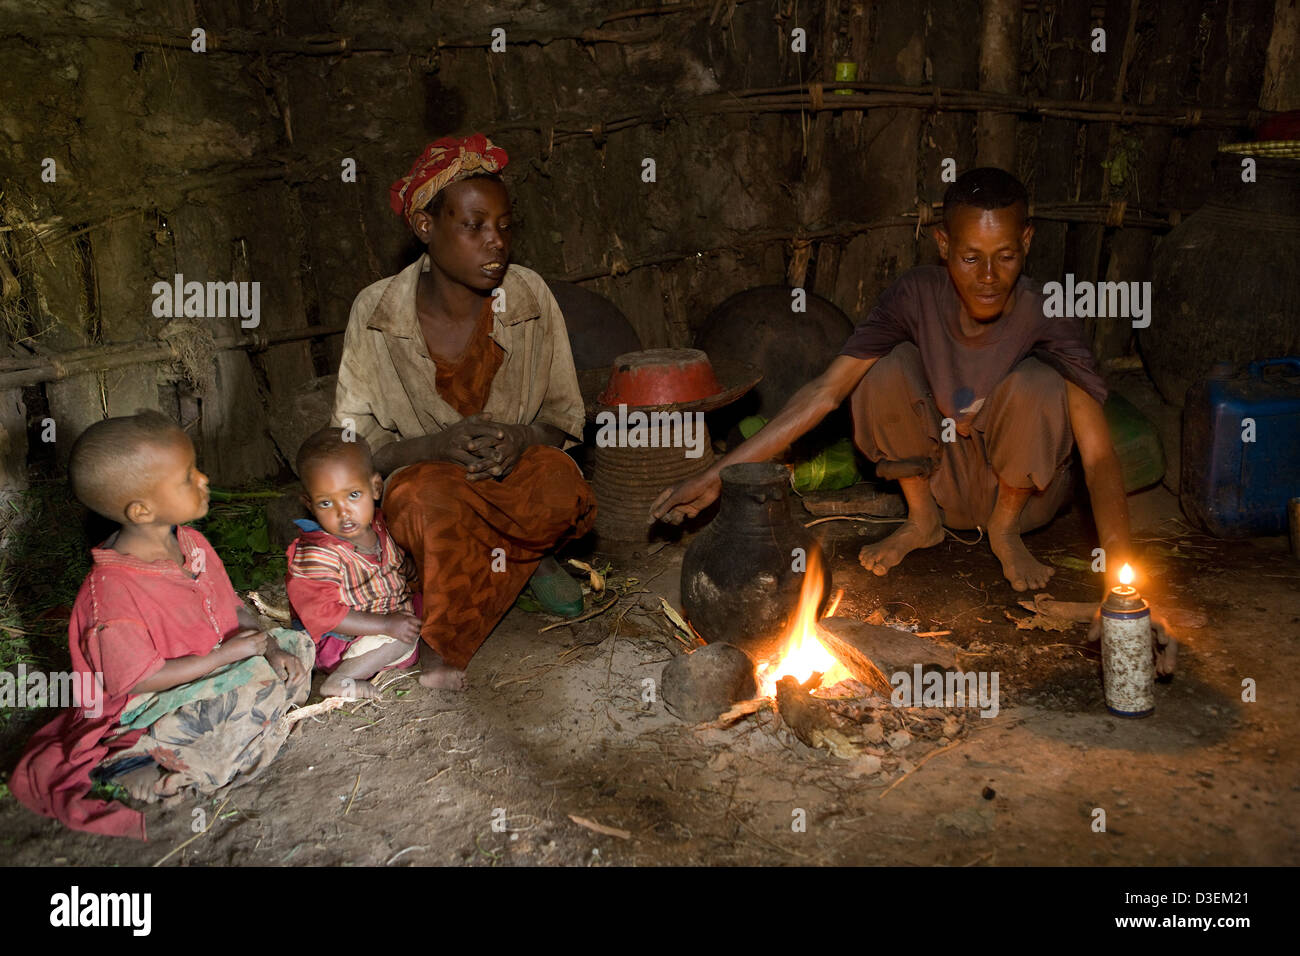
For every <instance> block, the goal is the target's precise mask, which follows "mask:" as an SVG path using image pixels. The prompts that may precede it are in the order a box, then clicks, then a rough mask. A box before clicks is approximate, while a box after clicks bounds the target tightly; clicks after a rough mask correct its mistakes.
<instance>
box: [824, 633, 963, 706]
mask: <svg viewBox="0 0 1300 956" xmlns="http://www.w3.org/2000/svg"><path fill="white" fill-rule="evenodd" d="M817 636H818V638H819V639H820V640H821V642H822V643H823V644H825V645H826V648H827V650H829V651H830V652H831V653H832V654H834V655H835V657H836V658H837V659H838V660H839V661H840V663H842V664H843V665H844V666H845V667H847V668H848V669H849V672H850V673H852V674H853V676H854V677H856V678H857V679H858V680H860V681H862V683H864V684H866V685H867V686H869V687H875V688H877V689H879V690H880V691H882V692H883V693H885V694H888V693H889V692H890V689H891V688H890V684H889V677H888V675H889V674H892V673H894V672H895V671H900V670H903V671H911V669H912V666H913V665H915V664H921V665H926V664H934V665H937V666H939V667H942V668H944V669H945V670H950V669H953V668H956V667H957V666H958V665H959V661H958V649H957V647H956V646H955V645H952V644H949V643H948V642H947V641H942V640H938V639H936V638H921V637H917V636H916V635H915V634H911V633H909V632H907V631H900V630H899V629H898V628H894V627H880V626H878V625H875V624H868V623H866V622H864V621H852V620H849V619H848V618H842V617H839V618H828V619H826V620H823V621H822V622H821V627H820V629H819V631H818V635H817Z"/></svg>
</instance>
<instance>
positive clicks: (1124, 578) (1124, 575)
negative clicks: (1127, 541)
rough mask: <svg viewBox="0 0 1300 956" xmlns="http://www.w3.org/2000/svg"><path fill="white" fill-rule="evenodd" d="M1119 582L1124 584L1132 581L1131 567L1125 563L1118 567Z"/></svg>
mask: <svg viewBox="0 0 1300 956" xmlns="http://www.w3.org/2000/svg"><path fill="white" fill-rule="evenodd" d="M1119 583H1120V584H1124V585H1129V584H1132V583H1133V569H1132V568H1130V567H1129V566H1128V565H1127V564H1126V565H1124V567H1122V568H1120V569H1119Z"/></svg>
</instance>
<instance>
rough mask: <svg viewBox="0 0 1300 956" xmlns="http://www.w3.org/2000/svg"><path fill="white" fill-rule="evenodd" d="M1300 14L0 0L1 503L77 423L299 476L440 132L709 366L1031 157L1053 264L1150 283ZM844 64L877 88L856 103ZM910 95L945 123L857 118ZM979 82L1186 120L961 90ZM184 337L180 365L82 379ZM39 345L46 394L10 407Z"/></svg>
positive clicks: (609, 290)
mask: <svg viewBox="0 0 1300 956" xmlns="http://www.w3.org/2000/svg"><path fill="white" fill-rule="evenodd" d="M1288 2H1289V0H1279V5H1278V6H1277V8H1276V9H1275V8H1274V5H1273V4H1271V3H1267V2H1265V3H1258V4H1240V3H1237V4H1233V3H1229V2H1227V0H1196V2H1193V3H1191V4H1168V3H1157V2H1154V0H1113V2H1106V3H1094V4H1088V3H1048V2H1044V0H1030V2H1025V3H1012V4H1007V3H1006V2H998V0H986V2H985V3H981V2H980V0H944V2H940V0H929V2H916V0H879V2H874V3H869V2H865V0H820V2H816V0H814V2H800V3H798V4H796V3H794V2H793V0H738V2H731V0H709V2H704V3H665V4H662V5H661V6H660V7H659V9H658V10H650V9H647V7H649V6H651V5H646V7H642V8H641V9H639V10H633V9H631V8H630V5H629V4H627V3H626V0H624V2H622V3H617V2H610V3H594V2H585V0H584V2H576V3H571V4H564V5H542V4H536V3H531V2H523V0H500V2H493V3H488V4H480V5H474V6H472V7H471V6H467V7H458V6H453V5H446V4H441V3H437V4H433V3H428V4H411V3H407V2H399V0H368V2H355V3H348V4H339V3H332V2H325V0H305V2H297V3H287V2H283V0H281V2H276V0H270V2H264V0H263V2H254V0H243V2H238V0H215V2H212V0H208V2H202V3H189V2H182V0H148V2H137V3H135V4H132V5H129V6H126V7H123V6H122V5H118V4H110V3H107V2H103V0H90V2H77V3H72V2H70V0H37V2H18V0H2V2H0V66H2V67H3V69H0V104H3V105H0V143H2V144H3V149H2V150H0V176H2V177H3V182H4V187H3V195H2V196H0V229H2V230H3V231H0V262H3V263H4V270H3V274H0V278H2V279H3V280H4V284H3V292H2V293H0V316H2V318H3V328H2V329H0V344H3V346H4V348H3V350H0V355H3V356H4V358H3V359H0V362H2V363H3V364H0V382H3V384H0V432H2V440H0V459H2V465H0V483H3V485H5V486H7V487H19V486H21V485H22V484H23V483H24V482H25V481H26V480H28V478H29V476H41V475H50V474H57V473H58V472H59V470H60V468H61V466H62V464H63V463H64V462H65V460H66V454H67V451H68V449H69V448H70V446H71V442H72V440H73V439H74V438H75V436H76V435H77V434H78V433H79V432H80V431H81V430H82V429H84V428H85V426H86V425H87V424H89V423H91V422H93V421H95V420H97V419H99V418H101V417H104V416H105V415H113V414H123V413H130V412H132V411H134V410H136V409H137V408H145V407H147V408H159V409H162V410H164V411H165V412H167V413H169V414H171V415H173V416H175V417H176V418H177V420H178V421H180V422H181V423H182V424H184V425H185V426H186V427H187V428H189V429H190V431H191V434H193V435H194V437H195V440H196V442H197V443H198V444H199V447H200V455H201V463H202V465H203V467H205V468H206V469H207V470H208V471H209V473H210V474H211V475H212V477H213V480H214V482H216V483H218V484H221V485H227V486H228V485H235V484H240V483H243V482H247V481H249V480H251V479H257V478H265V477H270V476H275V475H276V474H278V473H280V472H281V471H282V469H283V467H284V464H285V462H286V461H287V460H288V458H289V457H291V456H292V453H293V451H294V449H293V448H292V447H289V445H290V442H289V441H288V439H287V438H286V437H285V435H284V434H283V433H282V429H279V428H277V424H278V423H282V422H283V421H284V420H285V419H286V417H288V416H290V415H291V412H292V409H293V408H294V405H295V401H296V396H298V395H299V394H300V393H301V392H302V391H303V389H304V388H305V387H307V386H308V385H309V383H310V382H311V381H312V380H313V379H315V378H316V377H318V376H322V375H327V374H329V373H331V372H333V371H334V369H335V367H336V364H337V359H338V354H339V348H340V345H341V336H340V335H338V334H337V333H330V332H329V331H328V330H331V329H341V328H342V326H343V325H344V324H345V323H346V320H347V315H348V309H349V306H350V304H351V301H352V299H353V297H354V296H355V295H356V293H357V292H358V291H359V290H360V289H362V288H363V287H364V286H366V285H367V284H369V283H370V282H373V281H375V280H376V279H379V278H381V277H383V276H386V275H389V274H391V273H393V272H395V271H397V270H398V269H399V268H401V267H402V266H403V265H405V264H406V263H407V262H409V261H410V260H411V258H412V257H413V255H414V254H415V246H414V245H413V243H412V241H411V239H410V237H409V235H408V233H407V231H406V229H405V227H404V225H403V224H402V222H401V221H400V220H399V219H397V217H395V216H393V215H392V213H391V212H390V210H389V208H388V203H387V188H388V184H389V183H390V182H391V181H392V180H393V179H394V178H396V177H397V176H399V175H401V174H402V173H404V172H405V170H406V168H407V166H408V165H409V164H410V162H411V160H412V159H413V158H414V157H415V155H416V154H417V153H418V152H419V150H420V149H421V148H422V146H423V145H424V144H425V143H426V142H428V141H429V140H430V139H432V138H434V137H436V136H439V135H443V134H447V133H464V132H470V131H475V130H481V131H484V132H487V133H488V134H489V135H491V136H492V138H493V139H494V140H495V141H497V142H498V143H499V144H500V145H502V146H504V147H505V148H506V149H507V151H508V152H509V153H510V156H511V164H510V167H509V169H508V170H507V173H508V175H507V180H508V182H509V184H510V186H511V189H512V193H513V198H514V202H515V205H516V209H517V220H516V222H517V226H516V235H517V239H516V250H515V261H517V262H520V263H522V264H524V265H528V266H530V267H532V268H534V269H536V270H538V271H539V272H541V273H542V274H543V275H545V276H547V277H549V278H568V279H570V280H573V281H580V282H581V283H582V284H584V285H586V286H588V287H590V288H592V289H594V290H595V291H598V292H600V293H602V294H604V295H606V296H608V297H609V298H611V299H612V300H613V301H614V302H615V303H616V304H617V305H618V306H619V307H620V308H621V309H622V310H623V311H624V313H625V314H626V315H627V316H628V318H629V320H630V321H631V322H632V324H633V326H634V327H635V328H636V330H637V331H638V333H639V334H640V336H641V339H642V341H643V342H644V344H645V345H646V346H661V345H684V344H689V343H690V342H691V341H692V338H693V334H694V331H695V329H697V328H698V327H699V325H700V323H701V322H702V321H703V319H704V318H705V316H707V314H708V313H709V311H710V310H711V309H712V308H713V307H714V306H716V305H717V304H719V303H720V302H721V301H722V300H723V299H725V298H726V297H727V296H728V295H730V294H732V293H733V292H736V291H739V290H742V289H745V288H748V287H750V286H754V285H760V284H768V283H774V282H787V281H788V282H791V283H792V284H800V285H804V286H805V287H807V288H811V289H812V290H814V291H815V292H817V293H818V294H821V295H823V296H825V297H827V298H829V299H830V300H831V301H833V302H834V303H836V304H837V305H838V306H839V307H840V308H841V309H843V310H844V311H845V312H846V313H847V314H848V315H849V317H850V318H852V319H854V320H857V319H858V318H860V317H861V316H862V315H864V314H865V312H866V310H867V309H869V308H870V306H871V303H872V302H873V300H874V298H875V297H876V295H877V294H878V293H879V292H880V291H881V290H882V289H883V288H884V287H885V286H886V285H888V284H889V283H890V282H891V281H892V280H893V279H894V278H895V277H896V276H897V275H898V274H899V273H900V272H902V271H903V270H905V269H907V268H908V267H910V266H912V265H914V264H916V263H918V262H923V261H935V259H936V256H935V253H934V248H933V243H932V242H930V240H929V239H928V237H927V235H926V229H925V228H923V225H922V223H924V222H926V221H928V220H929V218H931V216H932V212H931V211H930V209H929V205H930V204H931V203H933V202H937V201H938V200H939V199H940V198H941V197H942V193H943V189H944V187H945V186H946V182H945V181H944V172H945V164H944V161H945V160H946V159H951V160H952V161H953V163H952V164H950V166H949V167H948V168H949V169H952V168H955V169H956V170H957V171H960V170H963V169H967V168H970V167H971V166H973V165H975V164H976V163H977V162H981V161H982V162H989V161H992V160H996V161H999V162H1008V163H1011V164H1013V165H1014V167H1015V169H1016V170H1017V171H1018V172H1019V174H1020V175H1021V177H1022V178H1023V179H1024V180H1025V181H1026V183H1027V184H1028V185H1029V187H1030V190H1031V194H1032V195H1033V196H1034V199H1035V202H1036V204H1038V205H1039V206H1043V205H1045V204H1047V205H1051V206H1052V208H1053V209H1055V210H1056V212H1055V217H1054V218H1052V219H1048V220H1043V221H1041V222H1040V223H1039V231H1038V236H1037V238H1036V240H1035V243H1034V247H1033V250H1032V253H1031V258H1030V263H1029V271H1030V273H1031V274H1033V275H1036V276H1038V277H1040V278H1044V279H1046V278H1052V277H1059V276H1060V275H1062V274H1063V273H1065V272H1074V273H1075V275H1076V276H1078V277H1080V278H1104V277H1108V276H1109V277H1112V278H1116V277H1122V278H1125V279H1130V280H1132V279H1142V278H1145V277H1146V275H1147V273H1146V270H1147V263H1148V260H1149V257H1150V252H1151V249H1152V247H1153V244H1154V243H1155V242H1156V241H1158V238H1159V236H1160V235H1161V233H1162V231H1163V229H1165V228H1167V224H1168V222H1169V220H1170V219H1171V218H1173V219H1176V218H1177V216H1178V215H1179V214H1180V213H1185V212H1187V211H1190V210H1193V209H1195V208H1196V207H1197V206H1198V205H1199V204H1200V203H1201V202H1202V201H1203V200H1204V198H1205V193H1206V190H1207V189H1208V188H1209V169H1210V159H1211V158H1212V157H1213V155H1214V152H1215V149H1216V147H1217V145H1218V144H1219V143H1220V142H1224V141H1228V140H1232V139H1240V138H1249V126H1250V125H1251V123H1252V122H1253V121H1254V119H1255V118H1256V117H1257V110H1258V108H1259V107H1260V106H1261V96H1263V97H1264V99H1265V101H1266V103H1264V104H1263V105H1266V106H1267V108H1269V109H1273V110H1278V109H1283V108H1295V107H1298V106H1300V102H1295V101H1294V100H1295V98H1296V93H1295V86H1296V83H1295V81H1294V76H1295V67H1294V63H1293V59H1292V58H1293V57H1294V48H1295V44H1294V42H1292V43H1291V45H1290V46H1287V44H1286V43H1284V42H1280V41H1279V40H1278V39H1277V38H1276V33H1277V30H1279V29H1280V30H1283V31H1284V32H1285V31H1293V30H1294V28H1295V24H1294V22H1293V21H1294V17H1293V16H1291V15H1290V14H1289V13H1288V12H1287V11H1288V10H1290V9H1291V8H1290V7H1287V6H1286V4H1287V3H1288ZM561 6H562V9H561ZM1292 6H1294V4H1292ZM999 8H1000V9H1001V10H1002V13H1003V14H1004V15H1003V16H1002V18H1001V19H1000V20H998V19H995V18H994V17H993V16H992V14H993V13H995V12H997V9H999ZM1288 17H1290V19H1288ZM796 28H798V29H801V30H803V31H804V35H803V38H802V49H796V47H799V46H800V41H799V39H798V37H797V35H796V34H795V33H794V32H793V31H795V29H796ZM196 29H202V30H203V31H204V33H203V46H204V50H203V52H197V51H196V46H197V40H196V39H195V35H194V31H195V30H196ZM1097 29H1102V30H1104V31H1105V50H1104V51H1099V50H1097V49H1095V46H1096V35H1095V33H1094V31H1095V30H1097ZM496 30H501V31H504V34H501V33H497V34H495V35H494V31H496ZM982 49H984V50H987V51H990V53H989V55H986V56H985V57H984V62H983V63H982V62H981V51H982ZM998 50H1006V51H1015V54H1014V55H1015V56H1016V58H1017V59H1016V63H1015V64H1014V69H1011V70H1008V69H1006V68H1005V62H1004V60H1005V57H1004V56H1002V55H1000V54H999V55H993V54H994V53H995V52H996V51H998ZM837 61H847V62H852V63H853V64H855V65H856V68H857V80H858V83H859V84H873V85H874V86H872V88H871V89H870V90H866V89H861V88H854V93H855V94H857V95H850V96H846V97H842V96H841V94H839V93H837V92H836V90H837V89H841V88H842V87H837V85H836V84H835V63H836V62H837ZM999 63H1002V66H1003V68H1002V69H998V68H997V67H998V65H999ZM810 84H813V86H810ZM817 84H824V85H817ZM936 88H937V89H936ZM893 89H897V90H919V91H920V92H922V93H923V94H924V95H925V97H926V103H925V105H924V106H919V107H918V106H916V105H906V106H899V105H890V104H889V103H886V104H884V105H875V104H876V102H877V101H875V100H872V101H870V102H868V100H869V98H868V97H864V96H863V95H862V94H865V93H868V92H871V93H873V95H875V96H877V97H881V96H885V97H887V96H891V95H895V94H892V93H890V92H889V91H890V90H893ZM981 89H984V90H986V91H994V92H1002V93H1007V94H1016V95H1019V96H1021V97H1023V98H1024V99H1025V101H1026V102H1028V101H1029V100H1030V99H1032V98H1037V99H1038V100H1040V101H1046V100H1051V101H1054V102H1072V101H1086V102H1088V103H1090V104H1103V105H1105V104H1115V105H1116V109H1117V110H1118V109H1119V108H1120V107H1121V106H1123V105H1125V104H1128V105H1137V104H1141V105H1145V106H1147V107H1153V108H1158V109H1160V110H1163V111H1164V112H1165V113H1166V114H1167V115H1168V116H1170V117H1178V116H1183V117H1184V119H1183V121H1182V122H1179V121H1177V120H1170V121H1161V122H1153V121H1143V122H1124V123H1120V122H1115V121H1114V120H1115V118H1122V117H1121V116H1120V114H1118V113H1117V114H1116V116H1115V117H1112V119H1110V120H1105V119H1099V118H1096V117H1091V118H1089V117H1083V118H1081V117H1080V116H1078V115H1075V114H1077V112H1078V111H1073V112H1072V111H1070V110H1065V109H1058V110H1055V111H1053V110H1050V109H1049V110H1044V109H1041V108H1028V107H1026V108H1025V109H1019V108H1016V109H1008V110H1002V111H997V112H994V111H987V110H985V111H981V110H978V109H975V108H974V107H972V105H971V104H972V102H974V101H973V100H972V99H971V98H970V96H967V97H966V98H965V99H963V97H962V96H961V95H957V94H959V93H960V92H961V91H967V92H970V93H975V92H978V91H979V90H981ZM755 91H767V92H766V93H764V94H762V95H760V96H754V95H752V94H754V92H755ZM954 91H955V92H954ZM903 95H904V94H902V93H899V94H896V98H897V97H901V96H903ZM837 97H839V99H837ZM840 102H842V103H843V104H844V105H843V106H840V105H839V103H840ZM909 102H910V101H909ZM864 104H865V105H864ZM988 130H992V131H993V132H991V133H990V132H987V131H988ZM977 134H978V135H977ZM1008 136H1010V137H1011V141H1008V138H1007V137H1008ZM981 150H982V152H983V155H981V154H980V153H981ZM647 159H652V160H653V161H654V167H655V178H654V181H653V182H647V181H645V178H644V177H643V172H644V170H645V160H647ZM50 160H52V161H53V168H54V170H55V175H54V177H53V181H48V179H49V178H50V177H49V175H48V170H49V167H50V163H49V161H50ZM345 160H352V161H354V162H355V168H356V176H355V181H348V179H349V177H347V176H345V175H344V162H345ZM1121 203H1123V204H1124V205H1123V206H1120V205H1119V204H1121ZM1117 210H1118V211H1119V215H1118V217H1117V216H1116V212H1117ZM1144 215H1145V217H1146V218H1145V220H1144V219H1143V216H1144ZM176 274H182V275H183V276H184V277H185V279H186V280H197V281H207V280H213V281H229V280H234V281H257V282H258V283H259V284H260V289H261V303H260V324H259V325H258V327H257V328H256V329H244V328H242V327H241V323H240V319H239V317H237V316H236V317H228V318H225V319H206V320H204V321H205V322H206V323H208V326H207V329H206V333H208V334H210V335H211V336H212V337H213V339H214V342H209V341H208V340H207V338H205V336H204V334H203V333H204V330H203V329H195V328H193V327H182V328H180V329H179V330H178V329H177V327H176V326H170V327H169V326H168V322H169V319H168V318H166V317H160V316H157V315H155V314H154V311H155V310H154V308H153V305H154V300H155V295H154V293H153V291H152V290H153V287H154V284H155V283H156V282H158V281H160V280H163V281H171V280H172V278H173V276H175V275H176ZM322 327H323V328H322ZM304 329H307V330H309V332H310V331H312V330H315V332H316V334H308V333H303V332H301V330H304ZM1089 332H1090V334H1091V335H1092V337H1093V341H1094V343H1095V344H1096V346H1097V348H1098V350H1099V352H1100V354H1101V355H1102V357H1104V358H1117V357H1122V356H1124V355H1126V354H1127V353H1128V352H1129V350H1130V347H1131V343H1130V339H1129V334H1128V332H1127V331H1126V330H1125V329H1123V328H1121V327H1120V326H1118V325H1116V324H1115V323H1110V324H1098V325H1097V326H1096V327H1090V328H1089ZM161 334H166V335H168V336H171V338H169V339H168V341H173V342H175V341H183V342H184V343H186V346H187V348H188V352H187V355H188V356H189V364H188V365H184V364H179V365H178V363H177V362H176V361H175V360H174V359H173V357H172V356H171V355H170V354H161V355H160V354H156V353H155V354H154V355H153V357H152V358H151V359H150V360H148V361H143V362H140V363H135V364H129V363H127V362H126V360H125V359H124V360H123V361H122V363H121V364H118V365H117V366H115V367H110V368H99V367H95V366H96V362H95V361H94V360H93V359H91V360H83V359H81V358H78V359H77V361H72V359H71V357H70V356H81V355H85V354H87V353H86V352H85V350H87V349H89V350H91V352H93V353H96V354H98V353H101V352H102V353H103V354H107V350H109V349H110V348H111V347H112V346H114V345H115V344H120V343H137V344H140V343H144V344H149V343H154V344H156V343H158V342H159V340H160V339H159V337H160V335H161ZM295 334H297V335H298V337H297V338H295V337H294V336H295ZM176 335H179V336H181V338H180V339H179V340H178V339H176V338H175V336H176ZM231 342H236V343H238V344H241V345H242V346H243V347H241V348H227V349H224V350H217V351H213V348H212V346H213V345H214V344H215V345H218V346H220V345H221V344H223V343H226V344H230V343H231ZM73 350H82V351H80V352H75V351H73ZM33 356H45V357H46V359H53V360H55V361H53V362H52V363H47V364H50V367H51V368H52V369H53V372H51V373H50V377H49V378H48V380H41V381H30V382H28V381H23V382H20V383H17V384H15V383H14V381H13V380H12V373H13V372H15V371H21V370H26V369H29V368H30V367H31V363H32V361H33ZM59 356H65V357H68V358H66V359H59ZM127 358H130V355H127ZM46 359H42V361H46ZM99 364H103V363H102V362H101V363H99ZM6 372H8V373H10V375H11V378H10V379H4V378H3V376H4V375H5V373H6ZM28 377H29V378H30V377H39V376H28ZM51 423H52V425H53V428H52V429H51ZM51 437H53V438H54V440H53V441H50V440H48V439H49V438H51Z"/></svg>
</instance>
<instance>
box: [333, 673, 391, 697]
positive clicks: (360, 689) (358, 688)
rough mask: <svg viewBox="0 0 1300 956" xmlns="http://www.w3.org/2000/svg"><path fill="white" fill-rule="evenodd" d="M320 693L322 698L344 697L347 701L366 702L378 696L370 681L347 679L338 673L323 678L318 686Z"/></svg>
mask: <svg viewBox="0 0 1300 956" xmlns="http://www.w3.org/2000/svg"><path fill="white" fill-rule="evenodd" d="M320 693H321V696H322V697H346V698H348V700H366V699H367V698H370V697H378V696H379V691H377V690H376V689H375V685H374V684H372V683H370V681H367V680H358V679H357V678H355V677H348V676H347V675H346V674H340V673H339V672H338V671H335V672H334V673H333V674H330V676H329V677H327V678H325V680H324V681H323V682H322V683H321V685H320Z"/></svg>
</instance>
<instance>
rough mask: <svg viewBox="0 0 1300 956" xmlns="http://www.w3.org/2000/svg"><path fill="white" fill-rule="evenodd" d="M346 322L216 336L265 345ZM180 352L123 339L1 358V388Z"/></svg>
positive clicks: (171, 357)
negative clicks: (50, 351) (282, 330)
mask: <svg viewBox="0 0 1300 956" xmlns="http://www.w3.org/2000/svg"><path fill="white" fill-rule="evenodd" d="M346 330H347V326H346V325H308V326H304V327H303V328H301V329H288V330H286V331H284V332H276V333H273V334H270V335H256V334H255V335H226V336H221V337H219V338H217V339H216V342H215V344H216V350H217V351H218V352H226V351H230V350H232V349H252V350H257V349H264V348H268V347H269V346H272V345H283V344H284V343H286V342H301V341H302V340H304V339H314V338H316V337H318V336H325V335H342V334H343V332H345V331H346ZM178 358H179V352H178V350H177V348H176V347H175V346H174V345H171V344H169V343H166V342H159V341H153V340H148V339H144V340H138V341H135V342H119V343H116V344H108V345H96V346H92V347H89V348H82V349H73V350H70V351H67V352H60V353H57V354H53V355H33V356H30V357H28V358H6V359H0V370H3V371H0V389H4V388H20V387H22V386H24V385H38V384H40V383H41V382H57V381H61V380H62V379H65V378H69V377H71V376H73V375H84V374H85V373H87V372H103V371H107V370H108V369H114V368H124V367H127V366H131V365H147V364H150V363H153V362H174V361H176V360H177V359H178Z"/></svg>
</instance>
